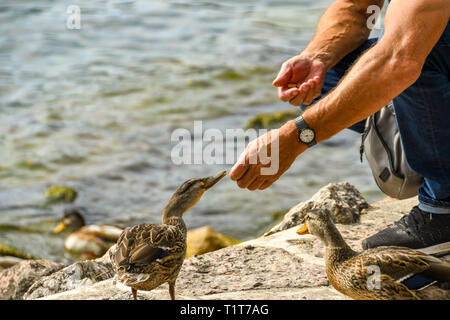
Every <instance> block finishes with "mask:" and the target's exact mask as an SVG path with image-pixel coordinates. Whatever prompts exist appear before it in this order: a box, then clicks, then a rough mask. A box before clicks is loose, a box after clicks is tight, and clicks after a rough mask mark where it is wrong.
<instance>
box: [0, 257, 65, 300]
mask: <svg viewBox="0 0 450 320" xmlns="http://www.w3.org/2000/svg"><path fill="white" fill-rule="evenodd" d="M65 266H66V265H65V264H61V263H57V262H54V261H50V260H25V261H22V262H20V263H18V264H16V265H14V266H12V267H11V268H8V269H5V270H2V271H0V299H1V300H21V299H22V298H23V295H24V293H25V292H27V290H28V289H29V288H30V287H31V286H32V285H33V283H35V282H36V281H39V279H40V278H42V277H44V276H47V275H49V274H52V273H53V272H56V271H58V270H60V269H62V268H64V267H65Z"/></svg>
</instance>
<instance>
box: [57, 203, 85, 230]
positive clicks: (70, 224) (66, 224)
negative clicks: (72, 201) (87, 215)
mask: <svg viewBox="0 0 450 320" xmlns="http://www.w3.org/2000/svg"><path fill="white" fill-rule="evenodd" d="M80 211H82V209H81V208H69V209H65V210H64V216H63V218H62V219H61V222H60V223H59V224H58V225H57V226H56V228H55V229H54V230H53V233H56V234H57V233H60V232H63V231H64V230H66V229H68V230H70V231H75V230H78V229H80V228H81V227H83V226H85V225H86V223H85V221H84V218H83V215H82V214H81V212H80Z"/></svg>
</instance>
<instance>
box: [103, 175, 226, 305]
mask: <svg viewBox="0 0 450 320" xmlns="http://www.w3.org/2000/svg"><path fill="white" fill-rule="evenodd" d="M224 176H225V172H224V171H222V172H220V173H219V174H218V175H216V176H214V177H207V178H198V179H190V180H188V181H186V182H185V183H183V184H182V185H181V186H180V187H179V188H178V189H177V190H176V192H175V193H174V194H173V196H172V197H171V199H170V200H169V203H168V204H167V205H166V207H165V208H164V212H163V219H162V224H141V225H137V226H134V227H131V228H127V229H125V231H124V232H123V233H122V234H121V236H120V238H119V239H118V240H117V244H116V245H115V246H114V247H113V248H112V249H111V250H110V251H109V256H110V260H111V262H112V264H113V267H114V269H115V271H116V278H117V280H118V281H120V282H121V283H123V284H125V285H127V286H129V287H131V289H132V294H133V298H134V299H135V300H136V299H137V290H147V291H148V290H152V289H154V288H156V287H158V286H160V285H161V284H163V283H166V282H167V283H169V293H170V297H171V299H175V282H176V280H177V277H178V273H179V272H180V269H181V266H182V265H183V261H184V258H185V257H186V232H187V230H186V225H185V224H184V221H183V218H182V215H183V213H184V212H186V211H187V210H189V209H190V208H192V207H193V206H194V205H195V204H196V203H197V202H198V201H199V200H200V198H201V197H202V195H203V193H204V192H205V191H206V190H207V189H209V188H211V187H212V186H213V185H215V184H216V183H217V181H219V180H220V179H222V178H223V177H224Z"/></svg>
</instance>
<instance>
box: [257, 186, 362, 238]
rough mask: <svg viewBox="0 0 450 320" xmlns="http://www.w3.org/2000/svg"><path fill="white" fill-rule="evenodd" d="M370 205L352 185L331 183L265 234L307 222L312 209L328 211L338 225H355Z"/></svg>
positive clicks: (292, 210)
mask: <svg viewBox="0 0 450 320" xmlns="http://www.w3.org/2000/svg"><path fill="white" fill-rule="evenodd" d="M368 207H369V204H368V203H367V202H366V200H365V199H364V198H363V196H362V195H361V193H360V192H359V191H358V190H357V189H356V188H355V187H354V186H353V185H351V184H350V183H348V182H340V183H330V184H328V185H326V186H325V187H323V188H322V189H320V190H319V191H318V192H317V193H315V194H314V195H313V196H312V197H311V199H310V200H308V201H305V202H301V203H299V204H298V205H296V206H295V207H293V208H292V209H291V210H289V211H288V213H286V215H285V216H284V218H283V220H282V221H281V222H280V223H279V224H277V225H276V226H274V227H273V228H272V229H270V230H269V231H268V232H266V233H265V235H266V236H268V235H271V234H273V233H275V232H280V231H282V230H286V229H289V228H292V227H294V226H298V225H299V224H301V223H303V222H304V221H305V215H306V213H307V212H308V211H310V210H311V209H326V210H328V211H329V213H330V214H331V216H332V217H333V219H334V221H335V222H336V223H355V222H358V221H359V216H360V214H361V213H362V211H363V210H365V209H367V208H368Z"/></svg>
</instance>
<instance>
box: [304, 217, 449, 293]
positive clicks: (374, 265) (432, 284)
mask: <svg viewBox="0 0 450 320" xmlns="http://www.w3.org/2000/svg"><path fill="white" fill-rule="evenodd" d="M297 233H298V234H300V235H302V234H307V233H311V234H313V235H315V236H317V237H318V238H319V239H320V240H321V241H322V242H323V243H324V245H325V248H326V249H325V265H326V273H327V277H328V280H329V281H330V283H331V285H332V286H333V287H334V288H335V289H336V290H338V291H339V292H341V293H343V294H344V295H346V296H349V297H351V298H353V299H357V300H422V299H433V300H437V299H450V290H444V289H442V288H440V287H439V286H438V285H439V284H446V283H448V282H450V263H449V262H448V261H445V260H442V259H439V258H436V257H434V256H431V255H428V254H425V253H423V252H420V251H418V250H413V249H409V248H405V247H397V246H384V247H378V248H373V249H368V250H365V251H363V252H356V251H353V250H352V249H351V248H350V247H349V246H348V245H347V243H346V242H345V240H344V239H343V238H342V236H341V234H340V232H339V231H338V229H337V228H336V226H335V225H334V223H333V222H332V220H331V218H330V215H329V214H328V212H327V211H324V210H319V209H317V210H311V212H309V213H308V214H307V215H306V221H305V224H304V226H303V227H302V228H301V229H299V230H297ZM419 282H423V283H422V285H421V286H420V287H417V286H415V284H417V283H419ZM414 283H415V284H414Z"/></svg>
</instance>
